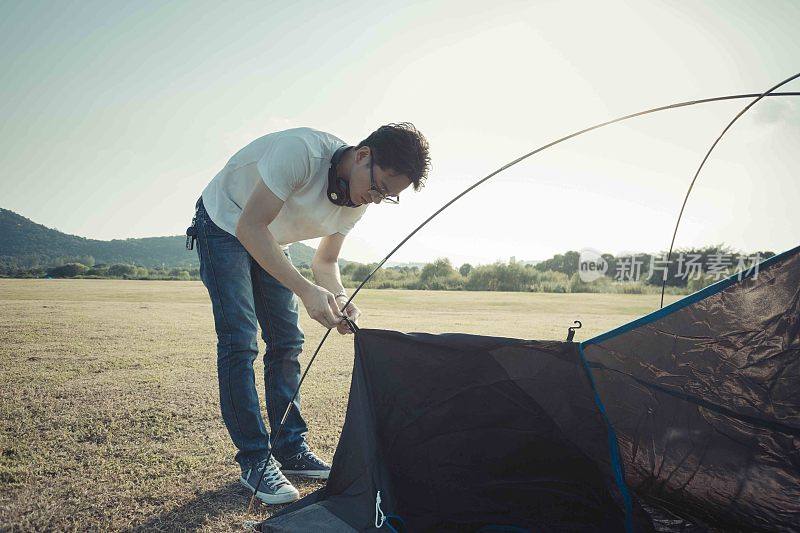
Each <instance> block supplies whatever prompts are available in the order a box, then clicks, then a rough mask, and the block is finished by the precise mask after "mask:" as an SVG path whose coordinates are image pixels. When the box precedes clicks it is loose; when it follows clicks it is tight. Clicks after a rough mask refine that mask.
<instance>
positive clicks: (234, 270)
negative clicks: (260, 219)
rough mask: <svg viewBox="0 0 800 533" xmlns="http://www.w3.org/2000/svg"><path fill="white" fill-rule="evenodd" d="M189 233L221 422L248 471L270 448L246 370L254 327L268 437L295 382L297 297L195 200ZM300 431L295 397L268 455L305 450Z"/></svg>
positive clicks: (299, 333)
mask: <svg viewBox="0 0 800 533" xmlns="http://www.w3.org/2000/svg"><path fill="white" fill-rule="evenodd" d="M196 228H197V254H198V255H199V256H200V278H201V279H202V280H203V284H204V285H205V286H206V288H207V289H208V294H209V296H210V297H211V307H212V309H213V311H214V325H215V328H216V331H217V373H218V377H219V397H220V406H221V408H222V419H223V420H224V421H225V427H227V428H228V433H229V434H230V436H231V439H232V440H233V443H234V444H235V445H236V448H238V450H239V451H238V452H237V454H236V462H238V463H239V465H241V467H242V469H247V468H248V467H249V466H251V465H253V464H255V463H256V462H258V461H259V460H261V459H265V458H266V456H267V453H268V452H269V447H270V436H269V433H268V432H267V429H266V428H265V427H264V420H263V418H262V416H261V410H260V402H259V399H258V392H257V391H256V382H255V373H254V372H253V361H254V360H255V358H256V356H257V355H258V344H257V341H256V339H257V337H256V335H258V327H259V326H261V336H262V338H263V339H264V342H265V343H266V345H267V348H266V352H265V353H264V388H265V390H266V408H267V416H268V418H269V425H270V428H272V430H273V431H275V430H276V429H277V427H278V425H279V424H280V421H281V417H282V416H283V413H284V411H285V410H286V406H287V405H289V400H291V398H292V394H294V391H295V389H296V388H297V385H298V383H299V382H300V363H299V362H298V356H299V355H300V352H301V351H302V349H303V340H304V337H303V330H301V329H300V326H299V324H298V318H299V317H298V304H297V297H296V296H295V295H294V293H292V291H291V290H290V289H289V288H288V287H286V286H285V285H283V284H281V283H280V282H279V281H278V280H276V279H275V278H273V277H272V276H271V275H270V274H268V273H267V272H266V271H265V270H264V269H263V268H261V266H260V265H259V264H258V263H257V262H256V261H255V259H253V258H252V257H251V256H250V254H249V253H248V252H247V250H245V248H244V246H242V244H241V243H240V242H239V239H237V238H236V237H235V236H234V235H231V234H230V233H228V232H226V231H225V230H223V229H221V228H219V227H218V226H217V225H216V224H214V222H212V220H211V218H209V216H208V213H206V210H205V208H204V207H203V203H202V199H200V200H198V202H197V222H196ZM286 255H287V257H288V253H287V254H286ZM307 433H308V427H307V426H306V423H305V421H304V420H303V417H302V416H301V414H300V395H299V394H298V396H297V398H296V400H295V403H294V407H293V408H292V412H291V413H290V415H289V417H288V418H287V419H286V423H285V424H284V426H283V429H282V430H281V434H280V435H279V437H278V440H277V441H275V442H272V443H271V445H272V447H273V454H274V455H275V457H276V458H277V459H278V460H280V459H281V458H282V457H288V456H290V455H292V454H296V453H299V452H300V451H303V450H306V449H308V445H307V444H306V441H305V437H306V434H307Z"/></svg>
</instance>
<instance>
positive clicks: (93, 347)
mask: <svg viewBox="0 0 800 533" xmlns="http://www.w3.org/2000/svg"><path fill="white" fill-rule="evenodd" d="M675 298H676V297H670V301H672V300H674V299H675ZM356 302H357V303H358V305H359V307H360V308H361V309H362V311H363V312H364V316H363V318H362V321H361V326H363V327H372V328H385V329H394V330H399V331H426V332H434V333H441V332H448V331H452V332H463V333H479V334H483V335H497V336H508V337H519V338H529V339H564V338H565V335H566V330H567V327H568V326H569V325H571V324H572V321H573V320H581V321H582V322H583V324H584V328H583V329H581V330H580V331H579V332H578V335H577V336H576V340H582V339H586V338H588V337H590V336H592V335H593V334H597V333H600V332H602V331H605V330H608V329H610V328H612V327H614V326H617V325H619V324H623V323H625V322H627V321H629V320H631V319H633V318H636V317H638V316H641V315H642V314H645V313H647V312H650V311H652V310H654V309H655V308H656V307H657V304H658V297H657V296H654V295H617V294H535V293H498V292H422V291H402V290H400V291H390V290H380V291H378V290H372V291H364V292H363V293H362V294H360V295H359V297H358V299H357V300H356ZM303 315H304V316H303V320H302V327H303V329H304V330H305V332H306V350H307V352H308V354H310V353H311V352H312V351H313V349H314V348H315V347H316V345H317V343H318V342H319V339H320V338H321V337H322V334H323V333H324V330H323V329H322V327H321V326H319V325H316V323H312V321H311V320H310V319H309V318H308V317H307V316H306V315H305V313H303ZM259 344H260V346H261V350H262V353H263V346H264V345H263V342H261V340H259ZM352 357H353V347H352V337H340V336H338V335H335V334H332V335H331V337H330V338H329V340H328V342H327V343H326V345H325V346H324V347H323V349H322V351H321V352H320V355H319V357H318V358H317V362H316V363H315V365H314V367H313V368H312V370H311V372H310V374H309V376H308V379H307V380H306V383H305V384H304V385H303V412H304V415H305V418H306V420H307V422H308V424H309V428H310V435H309V440H310V442H311V444H312V446H313V448H314V449H315V450H316V451H318V453H319V455H320V456H322V457H323V458H324V459H326V460H330V459H331V458H332V457H333V452H334V450H335V447H336V443H337V440H338V436H339V432H340V429H341V425H342V422H343V419H344V411H345V407H346V403H347V392H348V388H349V383H350V373H351V370H352ZM0 360H1V361H2V370H1V371H0V395H1V398H0V401H1V402H2V403H1V404H0V424H2V426H1V428H2V429H1V430H0V449H2V455H0V487H2V492H1V493H0V530H25V531H27V530H48V531H56V530H57V531H61V530H87V529H90V530H170V531H172V530H196V529H201V530H207V531H228V530H239V531H241V528H242V524H243V522H244V521H245V520H248V519H258V518H262V517H266V516H268V514H269V513H270V511H271V510H272V509H271V508H268V507H263V506H262V507H260V508H259V509H258V514H256V515H247V514H246V507H247V501H248V496H249V494H248V493H247V492H246V491H245V490H244V489H242V488H241V487H240V486H239V485H238V483H237V481H236V480H237V478H238V473H239V470H238V466H237V465H236V463H234V461H233V453H234V448H233V445H232V444H231V443H230V442H229V438H228V435H227V433H226V431H225V428H224V426H223V424H222V419H221V417H220V415H219V404H218V396H217V384H216V338H215V336H214V326H213V319H212V315H211V306H210V303H209V300H208V294H207V293H206V291H205V288H204V287H203V285H202V284H201V283H199V282H169V281H112V280H0ZM305 361H307V356H304V362H305ZM262 369H263V366H262V363H261V361H258V362H257V367H256V373H257V375H261V372H262ZM256 381H257V383H258V382H259V381H260V389H261V393H262V398H263V380H262V379H257V380H256ZM262 407H263V406H262ZM265 419H266V416H265ZM293 481H294V482H295V484H296V485H297V486H298V488H299V489H300V491H301V494H307V493H308V492H311V491H313V490H314V489H316V488H317V487H319V486H320V484H319V483H316V482H303V481H300V480H296V479H293Z"/></svg>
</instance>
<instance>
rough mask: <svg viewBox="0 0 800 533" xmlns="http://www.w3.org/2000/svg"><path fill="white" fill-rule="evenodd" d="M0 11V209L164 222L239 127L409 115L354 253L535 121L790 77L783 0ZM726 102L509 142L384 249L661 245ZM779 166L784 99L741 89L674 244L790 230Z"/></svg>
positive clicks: (798, 153) (55, 220) (65, 6)
mask: <svg viewBox="0 0 800 533" xmlns="http://www.w3.org/2000/svg"><path fill="white" fill-rule="evenodd" d="M0 15H2V16H0V43H1V44H2V46H0V67H2V68H0V72H1V73H2V74H0V75H1V76H2V78H3V80H2V84H0V164H1V165H2V169H3V170H2V172H1V173H0V207H3V208H6V209H11V210H13V211H15V212H17V213H20V214H22V215H24V216H26V217H28V218H30V219H32V220H34V221H36V222H38V223H41V224H44V225H46V226H49V227H54V228H57V229H59V230H61V231H64V232H66V233H70V234H76V235H81V236H85V237H90V238H97V239H114V238H129V237H149V236H158V235H175V234H182V233H183V232H184V230H185V228H186V226H187V225H188V224H189V222H190V220H191V217H192V214H193V209H194V203H195V201H196V199H197V198H198V196H199V195H200V193H201V191H202V190H203V188H204V187H205V186H206V184H207V183H208V182H209V181H210V180H211V179H212V178H213V177H214V175H215V174H216V173H217V172H218V171H219V170H220V169H221V168H222V167H223V166H224V165H225V163H226V162H227V160H228V158H230V156H232V155H233V154H234V153H235V152H236V151H237V150H238V149H239V148H241V147H242V146H244V145H246V144H247V143H249V142H250V141H252V140H253V139H255V138H257V137H260V136H261V135H264V134H266V133H269V132H271V131H278V130H282V129H286V128H291V127H297V126H310V127H313V128H316V129H320V130H324V131H329V132H331V133H333V134H335V135H336V136H338V137H340V138H342V139H344V140H345V141H347V142H348V143H350V144H356V143H358V142H359V141H360V140H362V139H363V138H365V137H366V136H367V135H368V134H369V133H370V132H371V131H373V130H375V129H376V128H377V127H379V126H380V125H382V124H386V123H390V122H400V121H410V122H413V123H414V124H415V125H416V127H417V128H418V129H419V130H420V131H422V132H423V134H424V135H425V136H426V138H427V139H428V141H429V143H430V147H431V157H432V170H431V173H430V176H429V178H428V183H427V185H426V186H425V187H424V188H423V189H422V190H421V191H420V192H418V193H414V192H412V191H411V190H409V191H407V192H405V193H403V195H402V197H401V198H402V201H401V204H400V205H397V206H394V205H380V206H371V207H370V208H369V210H368V211H367V214H366V215H365V216H364V217H363V218H362V220H361V221H360V222H359V224H358V225H357V226H356V228H355V229H354V230H353V231H352V232H351V234H350V235H349V236H348V238H347V240H346V242H345V245H344V249H343V251H342V257H345V258H347V259H350V260H357V261H362V262H371V261H377V260H379V259H381V258H382V257H383V256H384V255H386V253H388V251H389V250H390V249H391V248H393V247H394V245H395V244H397V242H399V241H400V240H401V239H402V238H403V237H404V236H405V235H406V234H408V233H409V232H410V231H411V230H413V229H414V228H415V227H416V226H417V225H418V224H419V223H421V222H422V221H423V220H425V219H426V218H427V217H428V216H429V215H430V214H431V213H433V212H434V211H435V210H436V209H437V208H439V207H440V206H441V205H443V204H444V203H445V202H447V201H448V200H449V199H450V198H452V197H453V196H455V195H456V194H457V193H459V192H460V191H462V190H463V189H465V188H466V187H468V186H469V185H471V184H472V183H474V182H475V181H477V180H478V179H480V178H482V177H484V176H485V175H487V174H489V173H490V172H493V171H495V170H496V169H498V168H500V167H502V166H504V165H506V164H507V163H509V162H510V161H512V160H514V159H516V158H517V157H519V156H521V155H523V154H526V153H528V152H530V151H531V150H533V149H535V148H537V147H538V146H540V145H543V144H545V143H548V142H550V141H552V140H554V139H556V138H559V137H561V136H563V135H566V134H569V133H571V132H573V131H575V130H579V129H582V128H584V127H586V126H589V125H592V124H595V123H598V122H603V121H605V120H609V119H612V118H615V117H618V116H621V115H624V114H628V113H633V112H636V111H640V110H643V109H646V108H650V107H655V106H660V105H666V104H670V103H673V102H679V101H684V100H693V99H697V98H705V97H713V96H720V95H725V94H736V93H751V92H754V93H758V92H762V91H764V90H766V89H768V88H769V87H771V86H773V85H775V84H776V83H778V82H780V81H781V80H783V79H785V78H788V77H790V76H791V75H793V74H796V73H798V72H800V59H798V58H800V39H798V38H797V28H798V27H800V3H798V2H796V1H765V2H751V1H735V0H726V1H720V2H699V1H697V2H679V1H674V2H661V1H649V2H641V1H636V2H633V1H631V2H620V1H609V2H590V1H586V2H535V1H526V2H508V1H497V2H491V3H490V2H470V1H463V0H462V1H436V2H433V1H431V2H422V1H410V2H402V3H398V2H380V1H373V2H368V3H367V2H350V1H344V2H335V3H334V2H304V1H297V2H265V1H257V2H244V1H238V2H221V1H219V0H213V1H203V0H194V1H191V2H181V1H172V2H163V1H155V2H150V1H146V0H139V1H137V2H122V1H109V0H103V1H93V0H84V1H80V2H68V1H66V0H63V1H53V2H39V1H34V0H26V1H17V2H11V1H4V2H2V3H0ZM784 89H785V90H789V91H791V90H793V91H800V81H795V82H791V83H790V84H787V85H786V86H785V87H784ZM746 103H747V101H746V100H738V101H731V102H723V103H712V104H705V105H702V106H693V107H688V108H683V109H680V110H673V111H664V112H660V113H657V114H652V115H648V116H646V117H641V118H637V119H633V120H630V121H627V122H625V123H622V124H617V125H614V126H610V127H607V128H603V129H600V130H597V131H594V132H591V133H589V134H586V135H584V136H581V137H578V138H576V139H573V140H571V141H568V142H566V143H562V144H560V145H558V146H556V147H554V148H551V149H549V150H547V151H544V152H542V153H540V154H537V155H536V156H533V157H531V158H528V159H526V160H524V161H522V162H521V163H519V164H517V165H515V166H514V167H512V168H510V169H508V170H506V171H504V172H502V173H500V174H498V175H497V176H495V177H494V178H492V179H491V180H489V181H488V182H487V183H485V184H483V185H481V186H480V187H478V188H477V189H475V190H474V191H473V192H471V193H470V194H468V195H467V196H465V197H464V198H463V199H461V200H459V201H458V202H456V203H455V204H454V205H453V206H451V207H450V208H449V209H448V210H446V211H445V212H444V213H442V215H440V216H439V217H438V218H436V219H435V220H434V221H433V222H431V223H430V224H429V225H428V226H426V227H425V228H424V229H422V230H421V231H420V232H419V233H418V234H417V235H415V236H414V237H413V238H412V239H411V240H410V241H409V242H408V244H406V245H405V246H404V247H403V248H401V250H400V251H399V252H398V253H397V254H396V255H395V256H394V257H393V260H395V261H410V262H421V261H430V260H433V259H435V258H438V257H448V258H450V259H451V261H453V263H454V264H456V265H459V264H461V263H463V262H471V263H473V264H475V263H490V262H493V261H496V260H507V259H508V258H509V257H510V256H516V258H517V259H527V260H532V259H544V258H547V257H550V256H552V255H553V254H555V253H560V252H564V251H566V250H570V249H572V250H579V249H582V248H586V247H589V248H594V249H597V250H601V251H603V252H611V253H626V252H631V251H642V252H657V251H659V250H664V249H666V248H667V247H668V246H669V241H670V237H671V235H672V230H673V227H674V224H675V219H676V217H677V214H678V210H679V209H680V206H681V202H682V200H683V195H684V194H685V193H686V190H687V188H688V186H689V182H690V181H691V178H692V176H693V175H694V173H695V171H696V170H697V167H698V165H699V164H700V161H701V160H702V158H703V156H704V155H705V152H706V151H707V150H708V148H709V147H710V146H711V144H712V142H713V141H714V139H715V138H716V136H717V135H719V133H720V132H721V131H722V129H723V128H724V127H725V125H726V124H727V123H728V121H730V120H731V119H732V118H733V117H734V116H735V115H736V113H738V111H739V110H740V109H742V108H743V107H744V106H745V105H746ZM798 168H800V100H799V99H798V97H776V98H771V99H765V100H764V101H761V102H759V103H758V104H756V105H755V106H754V107H753V108H752V109H751V110H750V111H749V112H748V113H747V114H745V115H744V116H743V117H742V118H741V119H740V120H739V121H738V122H737V123H736V124H735V125H734V126H733V127H732V128H731V130H730V131H729V132H728V134H727V135H726V137H725V138H724V139H723V140H722V142H721V143H720V144H719V145H718V146H717V148H716V149H715V151H714V152H713V154H712V155H711V157H710V159H709V161H708V162H707V163H706V166H705V168H704V170H703V172H702V173H701V174H700V177H699V179H698V183H697V185H696V186H695V188H694V191H693V192H692V196H691V197H690V199H689V201H688V203H687V206H686V212H685V215H684V220H683V222H682V225H681V227H680V230H679V232H678V238H677V242H676V244H677V246H679V247H682V246H698V245H705V244H715V243H726V244H728V245H729V246H732V247H733V248H735V249H737V250H741V251H754V250H773V251H782V250H785V249H787V248H790V247H792V246H795V245H797V244H800V242H798V241H800V239H799V238H798V236H799V234H798V231H797V228H800V210H798V209H797V208H796V206H797V205H799V204H800V179H798ZM309 244H311V245H315V242H313V241H312V242H310V243H309ZM187 253H189V252H187Z"/></svg>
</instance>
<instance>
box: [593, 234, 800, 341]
mask: <svg viewBox="0 0 800 533" xmlns="http://www.w3.org/2000/svg"><path fill="white" fill-rule="evenodd" d="M799 252H800V246H796V247H794V248H792V249H790V250H786V251H785V252H781V253H779V254H778V255H773V256H772V257H770V258H769V259H765V260H764V261H761V262H760V263H758V264H757V265H754V266H752V267H750V268H749V269H747V270H745V271H743V272H739V273H738V274H734V275H733V276H730V277H729V278H725V279H723V280H720V281H718V282H716V283H714V284H712V285H709V286H708V287H706V288H704V289H701V290H699V291H697V292H695V293H692V294H690V295H689V296H687V297H686V298H682V299H680V300H678V301H677V302H673V303H671V304H669V305H668V306H666V307H663V308H661V309H659V310H658V311H654V312H652V313H650V314H649V315H645V316H643V317H641V318H637V319H636V320H634V321H633V322H628V323H627V324H624V325H622V326H619V327H618V328H615V329H612V330H611V331H607V332H605V333H601V334H600V335H598V336H597V337H592V338H591V339H588V340H585V341H583V342H582V343H581V349H583V347H584V346H587V345H589V344H597V343H598V342H602V341H604V340H607V339H610V338H612V337H616V336H617V335H621V334H622V333H625V332H626V331H630V330H632V329H634V328H638V327H639V326H643V325H645V324H649V323H650V322H653V321H655V320H658V319H659V318H662V317H664V316H667V315H668V314H670V313H673V312H675V311H678V310H679V309H683V308H684V307H686V306H687V305H691V304H693V303H695V302H699V301H700V300H702V299H704V298H708V297H709V296H713V295H714V294H717V293H718V292H721V291H723V290H724V289H726V288H728V287H730V286H731V285H733V284H735V283H739V282H740V281H742V280H745V279H747V278H749V277H750V276H752V275H754V274H755V273H756V272H760V271H761V270H763V269H764V268H765V267H768V266H770V265H772V264H773V263H776V262H778V261H783V260H784V259H786V258H788V257H791V256H792V255H794V254H797V253H799Z"/></svg>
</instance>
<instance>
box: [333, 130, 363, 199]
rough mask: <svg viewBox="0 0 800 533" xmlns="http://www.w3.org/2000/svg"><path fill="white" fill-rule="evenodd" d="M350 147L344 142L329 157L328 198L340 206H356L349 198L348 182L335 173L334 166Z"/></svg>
mask: <svg viewBox="0 0 800 533" xmlns="http://www.w3.org/2000/svg"><path fill="white" fill-rule="evenodd" d="M350 148H352V146H348V145H346V144H345V145H343V146H340V147H339V148H337V149H336V151H335V152H334V153H333V156H332V157H331V167H330V168H329V169H328V200H330V201H331V202H332V203H333V204H334V205H338V206H342V207H358V206H357V205H356V204H354V203H353V202H352V201H351V200H350V184H349V183H348V182H347V180H345V179H344V178H340V177H338V176H337V175H336V166H337V165H338V164H339V161H340V160H341V159H342V156H343V155H344V154H345V153H346V152H347V150H348V149H350Z"/></svg>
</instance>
